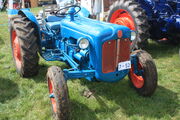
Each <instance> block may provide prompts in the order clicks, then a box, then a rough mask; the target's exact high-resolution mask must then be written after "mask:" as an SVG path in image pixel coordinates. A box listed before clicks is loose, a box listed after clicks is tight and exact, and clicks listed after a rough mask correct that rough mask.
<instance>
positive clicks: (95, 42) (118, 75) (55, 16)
mask: <svg viewBox="0 0 180 120" xmlns="http://www.w3.org/2000/svg"><path fill="white" fill-rule="evenodd" d="M86 12H87V11H86V10H85V9H84V8H81V7H80V6H78V5H74V4H72V5H70V6H66V7H61V8H60V9H53V8H52V7H51V8H50V9H49V8H48V9H44V10H43V12H41V13H40V15H39V16H38V17H35V16H34V15H33V14H32V13H31V12H30V11H28V10H25V9H23V10H19V12H18V15H17V16H16V17H13V18H12V19H11V30H10V31H11V32H10V33H11V46H12V53H13V58H14V62H15V66H16V70H17V72H18V73H19V74H20V75H21V76H22V77H31V76H34V75H37V73H38V70H39V69H38V68H39V67H38V61H39V56H38V53H39V54H40V56H41V57H42V58H44V59H45V60H46V61H63V62H66V63H67V64H68V65H69V68H67V69H63V70H62V69H61V68H59V67H57V66H52V67H50V68H49V69H48V72H47V77H46V78H47V81H48V88H49V97H50V101H51V103H52V108H53V109H52V111H53V114H54V117H55V119H58V120H67V119H68V118H69V99H68V87H67V80H69V79H74V78H85V79H87V80H89V81H102V82H117V81H120V80H122V79H123V78H124V77H125V76H126V75H129V78H130V81H131V83H132V85H133V86H134V88H135V90H136V91H137V92H138V93H139V94H140V95H142V96H151V95H152V94H153V93H154V91H155V89H156V87H157V70H156V66H155V63H154V62H153V59H152V57H151V56H150V55H149V54H148V53H147V52H145V51H143V50H136V51H133V52H132V53H130V44H131V41H133V40H134V39H135V38H136V33H135V32H134V31H132V30H130V29H129V28H128V27H125V26H121V25H116V24H111V23H106V22H101V21H96V20H93V19H89V18H87V17H85V16H86V14H85V13H86ZM83 15H84V16H83ZM97 84H98V83H97Z"/></svg>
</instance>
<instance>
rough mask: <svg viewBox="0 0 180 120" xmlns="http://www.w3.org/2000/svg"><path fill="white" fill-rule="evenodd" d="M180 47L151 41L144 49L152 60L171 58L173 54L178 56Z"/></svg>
mask: <svg viewBox="0 0 180 120" xmlns="http://www.w3.org/2000/svg"><path fill="white" fill-rule="evenodd" d="M179 48H180V45H172V44H160V43H156V42H155V41H152V42H150V43H149V45H148V46H147V47H146V48H145V50H146V51H148V52H149V53H150V54H151V55H152V57H153V58H155V59H156V58H165V57H172V56H173V55H174V54H178V51H179Z"/></svg>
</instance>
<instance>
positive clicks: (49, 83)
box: [48, 78, 57, 113]
mask: <svg viewBox="0 0 180 120" xmlns="http://www.w3.org/2000/svg"><path fill="white" fill-rule="evenodd" d="M48 88H49V94H54V92H53V91H54V88H53V82H52V80H51V79H50V78H48ZM50 100H51V103H52V107H53V111H54V112H55V113H56V111H57V109H56V100H55V98H54V97H51V98H50Z"/></svg>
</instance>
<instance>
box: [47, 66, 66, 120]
mask: <svg viewBox="0 0 180 120" xmlns="http://www.w3.org/2000/svg"><path fill="white" fill-rule="evenodd" d="M46 78H47V81H48V88H49V97H50V101H51V104H52V111H53V117H54V119H55V120H68V119H69V97H68V87H67V83H66V81H65V79H64V74H63V71H62V70H61V69H60V68H59V67H57V66H52V67H50V68H49V69H48V72H47V75H46Z"/></svg>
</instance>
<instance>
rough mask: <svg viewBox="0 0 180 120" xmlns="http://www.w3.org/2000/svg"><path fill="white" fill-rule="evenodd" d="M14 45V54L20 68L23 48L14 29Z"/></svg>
mask: <svg viewBox="0 0 180 120" xmlns="http://www.w3.org/2000/svg"><path fill="white" fill-rule="evenodd" d="M12 47H13V55H14V59H15V62H16V66H17V67H18V68H20V67H21V63H22V61H21V48H20V44H19V41H18V37H17V35H16V32H15V30H13V31H12Z"/></svg>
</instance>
